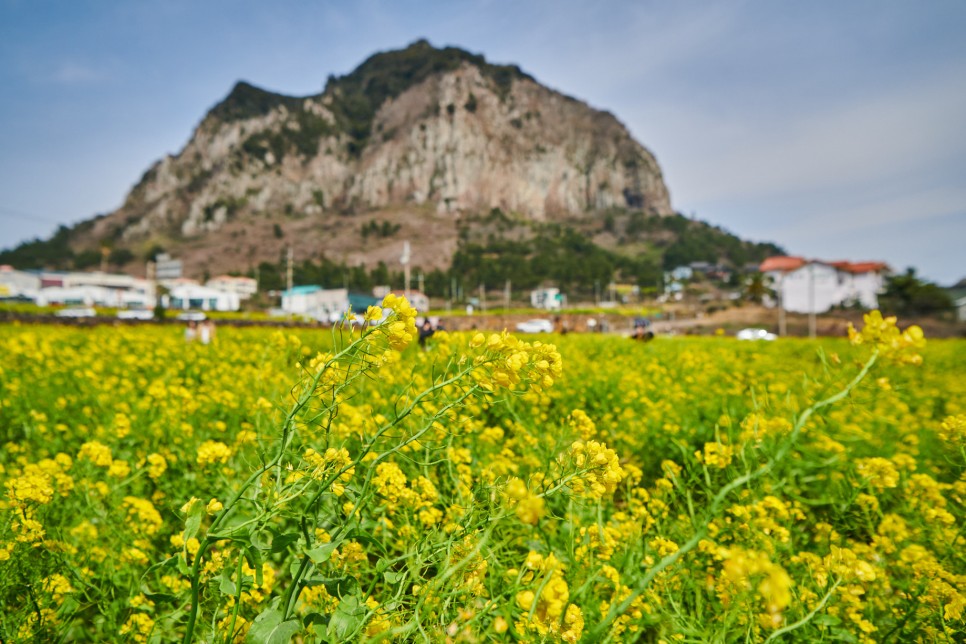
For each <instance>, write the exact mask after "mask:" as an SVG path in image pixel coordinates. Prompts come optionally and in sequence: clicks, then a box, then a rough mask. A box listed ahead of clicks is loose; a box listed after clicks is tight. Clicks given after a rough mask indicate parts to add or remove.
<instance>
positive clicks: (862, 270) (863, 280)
mask: <svg viewBox="0 0 966 644" xmlns="http://www.w3.org/2000/svg"><path fill="white" fill-rule="evenodd" d="M759 270H760V271H761V272H762V273H764V274H765V276H766V277H768V278H769V279H770V282H771V287H772V288H773V289H775V292H776V294H777V295H778V296H779V298H780V300H781V304H782V306H783V307H784V308H785V310H786V311H791V312H793V313H824V312H825V311H828V310H829V309H831V308H832V307H835V306H860V307H862V308H864V309H874V308H877V307H878V306H879V297H878V296H879V293H880V292H882V290H883V288H884V287H885V278H886V277H887V276H888V275H889V273H890V269H889V267H888V265H886V264H885V263H883V262H847V261H835V262H826V261H821V260H816V259H805V258H803V257H787V256H776V257H769V258H768V259H766V260H765V261H764V262H762V263H761V266H759Z"/></svg>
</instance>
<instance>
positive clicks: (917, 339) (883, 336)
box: [848, 311, 926, 365]
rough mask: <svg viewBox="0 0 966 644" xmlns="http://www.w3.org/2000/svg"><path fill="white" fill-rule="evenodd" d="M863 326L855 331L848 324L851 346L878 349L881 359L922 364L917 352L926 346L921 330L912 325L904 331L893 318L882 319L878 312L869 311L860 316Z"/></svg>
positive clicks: (850, 324)
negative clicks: (865, 346) (865, 345)
mask: <svg viewBox="0 0 966 644" xmlns="http://www.w3.org/2000/svg"><path fill="white" fill-rule="evenodd" d="M862 321H863V323H864V326H863V327H862V330H861V331H856V330H855V327H854V326H852V323H851V322H850V323H849V328H848V334H849V341H850V342H851V343H852V344H855V345H860V344H867V345H871V346H873V347H875V348H876V349H878V351H879V353H880V354H882V356H883V357H885V358H888V359H890V360H893V361H895V362H899V363H903V364H913V365H919V364H922V356H921V355H920V354H919V353H918V350H920V349H922V348H924V347H925V346H926V339H925V336H924V334H923V332H922V329H921V328H920V327H919V326H917V325H915V324H914V325H912V326H910V327H909V328H907V329H906V330H905V331H900V330H899V327H897V326H896V318H895V316H889V317H886V318H883V317H882V313H880V312H879V311H871V312H869V313H866V314H865V315H863V316H862Z"/></svg>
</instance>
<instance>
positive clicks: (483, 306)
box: [480, 284, 486, 313]
mask: <svg viewBox="0 0 966 644" xmlns="http://www.w3.org/2000/svg"><path fill="white" fill-rule="evenodd" d="M480 311H482V312H483V313H486V289H485V288H484V287H483V284H480Z"/></svg>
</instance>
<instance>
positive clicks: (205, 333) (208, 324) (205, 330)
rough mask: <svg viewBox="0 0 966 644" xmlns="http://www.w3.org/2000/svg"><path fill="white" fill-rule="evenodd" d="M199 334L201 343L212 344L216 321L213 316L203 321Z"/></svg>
mask: <svg viewBox="0 0 966 644" xmlns="http://www.w3.org/2000/svg"><path fill="white" fill-rule="evenodd" d="M198 335H199V337H200V338H201V344H211V342H212V341H214V339H215V323H214V322H213V321H212V319H211V318H208V319H207V320H205V321H204V322H202V323H201V328H200V329H199V332H198Z"/></svg>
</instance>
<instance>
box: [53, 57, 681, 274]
mask: <svg viewBox="0 0 966 644" xmlns="http://www.w3.org/2000/svg"><path fill="white" fill-rule="evenodd" d="M615 207H616V208H623V209H630V210H640V211H643V212H646V213H651V214H655V215H668V214H671V213H672V210H671V205H670V202H669V197H668V191H667V188H666V186H665V185H664V182H663V180H662V176H661V170H660V167H659V166H658V164H657V161H656V160H655V158H654V156H653V155H652V154H651V153H650V152H649V151H648V150H647V149H646V148H644V147H643V146H642V145H640V144H639V143H637V142H636V141H635V140H634V139H633V138H632V137H631V135H630V134H629V133H628V131H627V129H626V128H625V127H624V126H623V125H622V124H621V123H620V122H619V121H618V120H617V119H616V118H615V117H614V116H613V115H611V114H609V113H607V112H602V111H599V110H595V109H593V108H591V107H589V106H588V105H586V104H585V103H583V102H581V101H578V100H576V99H573V98H570V97H568V96H564V95H563V94H561V93H559V92H556V91H554V90H552V89H549V88H547V87H544V86H543V85H541V84H539V83H538V82H537V81H536V80H534V79H533V78H532V77H530V76H529V75H527V74H525V73H524V72H522V71H521V70H520V69H519V68H518V67H515V66H502V65H493V64H490V63H488V62H487V61H486V60H485V59H484V58H483V57H482V56H479V55H474V54H470V53H468V52H466V51H463V50H461V49H457V48H445V49H438V48H435V47H433V46H432V45H430V44H429V43H428V42H426V41H418V42H416V43H413V44H412V45H410V46H409V47H407V48H405V49H403V50H399V51H391V52H386V53H379V54H376V55H374V56H372V57H371V58H369V59H368V60H366V61H365V62H364V63H363V64H362V65H360V66H359V67H358V68H357V69H356V70H354V71H353V72H351V73H350V74H348V75H346V76H342V77H330V78H329V79H328V82H327V84H326V87H325V90H324V91H323V92H322V93H321V94H318V95H314V96H307V97H292V96H283V95H281V94H276V93H273V92H269V91H266V90H263V89H259V88H257V87H254V86H252V85H250V84H248V83H244V82H239V83H238V84H237V85H236V86H235V87H234V88H233V89H232V90H231V92H230V93H229V94H228V96H227V97H226V98H225V99H224V100H222V101H221V102H220V103H218V104H217V105H216V106H215V107H214V108H212V109H211V110H210V111H209V112H208V114H207V115H206V116H205V117H204V119H203V120H202V121H201V123H200V124H199V125H198V127H197V128H196V129H195V131H194V133H193V134H192V136H191V138H190V140H189V141H188V143H187V145H185V147H184V148H183V149H182V150H181V151H180V152H179V153H178V154H176V155H173V156H166V157H164V158H163V159H161V160H160V161H158V162H157V163H155V164H154V165H153V166H152V167H151V168H150V169H149V170H148V171H147V172H145V173H144V176H143V177H142V178H141V180H140V181H139V182H138V183H137V185H136V186H135V187H134V188H133V189H132V190H131V192H130V194H129V195H128V196H127V198H126V200H125V202H124V204H123V206H121V208H119V209H118V210H117V211H115V212H112V213H110V214H108V215H105V216H101V217H99V218H97V219H96V220H94V221H91V222H85V224H81V225H80V226H78V227H76V229H75V230H72V231H70V235H69V246H70V247H71V249H72V250H73V252H74V253H75V254H76V255H84V254H86V256H87V257H88V258H91V259H92V258H93V257H94V255H93V254H92V253H95V252H97V251H99V249H100V248H101V247H102V246H104V245H107V246H110V247H111V248H114V249H127V250H128V251H129V253H124V252H122V253H120V258H121V259H126V258H128V256H129V255H130V258H131V265H132V266H131V268H135V266H134V265H135V264H141V263H143V259H144V258H145V257H146V255H148V254H150V253H151V252H152V249H155V250H156V249H158V248H164V249H165V250H168V251H169V252H173V253H175V254H178V255H180V256H182V257H183V258H184V259H185V260H186V265H187V267H188V269H189V270H194V271H202V270H204V271H208V272H221V271H225V270H241V271H244V270H247V269H250V268H251V267H253V266H255V265H257V264H258V263H260V262H262V261H276V260H277V258H278V254H279V252H280V250H281V249H282V248H283V247H287V246H288V245H294V246H295V252H296V255H297V256H299V257H302V258H311V257H320V256H322V255H325V256H327V257H329V258H330V259H333V260H338V261H342V262H345V263H347V264H349V265H356V264H359V263H364V264H367V265H370V264H374V263H376V262H378V261H380V260H383V261H386V260H397V259H398V256H399V252H400V250H401V241H400V240H402V239H409V240H411V242H412V245H413V254H414V262H417V263H420V264H421V265H423V266H425V267H442V266H446V265H448V263H449V261H450V258H451V256H452V254H453V252H454V251H455V250H456V247H457V245H458V224H459V221H460V220H461V218H465V217H466V216H467V215H473V214H479V213H486V212H489V211H491V210H492V209H499V210H501V211H502V212H506V213H510V214H511V215H512V216H515V217H520V218H523V219H526V220H528V221H533V222H552V221H561V220H566V219H568V218H573V217H582V216H585V215H588V214H593V213H599V212H602V211H604V210H606V209H611V208H615ZM366 227H368V230H375V231H376V232H377V233H382V232H385V231H393V234H392V235H383V234H375V235H365V234H363V231H364V230H365V229H366Z"/></svg>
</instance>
